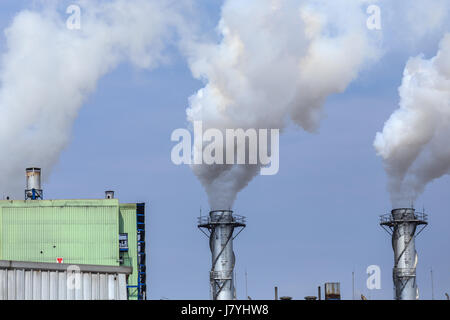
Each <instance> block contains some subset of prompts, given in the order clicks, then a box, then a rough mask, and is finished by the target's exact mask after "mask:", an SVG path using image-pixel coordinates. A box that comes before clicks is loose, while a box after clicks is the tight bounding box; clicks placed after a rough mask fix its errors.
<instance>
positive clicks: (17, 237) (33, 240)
mask: <svg viewBox="0 0 450 320" xmlns="http://www.w3.org/2000/svg"><path fill="white" fill-rule="evenodd" d="M30 190H34V189H30ZM37 191H41V193H40V196H39V198H41V197H42V190H37ZM33 194H34V193H33ZM107 194H108V193H107ZM26 197H27V196H26ZM107 197H109V198H106V199H90V200H39V198H35V199H36V200H2V201H0V260H13V261H28V262H47V263H65V264H90V265H103V266H131V267H132V268H133V271H132V274H131V275H130V276H129V277H128V283H127V284H128V298H129V299H145V297H146V277H145V272H146V266H145V204H143V203H137V204H136V203H133V204H121V203H119V201H118V199H114V198H113V196H112V197H111V193H109V195H107ZM30 198H31V197H30Z"/></svg>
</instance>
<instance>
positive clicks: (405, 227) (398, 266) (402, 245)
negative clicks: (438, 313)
mask: <svg viewBox="0 0 450 320" xmlns="http://www.w3.org/2000/svg"><path fill="white" fill-rule="evenodd" d="M427 224H428V222H427V215H426V214H424V213H419V212H416V211H415V209H412V208H401V209H394V210H392V212H391V214H386V215H382V216H381V221H380V225H381V226H382V227H383V228H384V229H385V230H386V231H387V232H388V233H389V234H390V235H391V236H392V248H393V249H394V269H393V274H392V275H393V281H394V290H395V293H394V297H395V299H396V300H417V299H419V290H418V288H417V283H416V266H417V252H416V245H415V238H416V236H417V235H418V234H419V233H420V232H421V231H422V230H423V229H424V228H425V227H426V225H427ZM418 226H422V228H421V229H420V230H419V231H418V232H417V234H416V230H417V227H418Z"/></svg>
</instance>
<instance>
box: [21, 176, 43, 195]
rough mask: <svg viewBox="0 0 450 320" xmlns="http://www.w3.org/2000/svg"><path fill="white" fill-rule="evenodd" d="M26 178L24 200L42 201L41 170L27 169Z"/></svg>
mask: <svg viewBox="0 0 450 320" xmlns="http://www.w3.org/2000/svg"><path fill="white" fill-rule="evenodd" d="M26 177H27V187H26V189H25V200H37V199H40V200H42V199H43V192H42V188H41V168H27V169H26Z"/></svg>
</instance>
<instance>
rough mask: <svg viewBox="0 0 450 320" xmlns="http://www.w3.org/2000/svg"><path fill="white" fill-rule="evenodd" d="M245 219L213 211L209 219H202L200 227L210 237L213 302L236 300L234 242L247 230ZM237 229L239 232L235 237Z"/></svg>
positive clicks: (220, 211)
mask: <svg viewBox="0 0 450 320" xmlns="http://www.w3.org/2000/svg"><path fill="white" fill-rule="evenodd" d="M245 226H246V225H245V218H244V217H242V216H238V215H233V211H231V210H216V211H211V212H210V213H209V216H208V217H200V218H199V221H198V227H199V228H200V230H202V231H203V229H205V230H207V232H204V231H203V232H204V233H205V234H206V235H207V236H208V237H209V246H210V249H211V254H212V267H211V272H210V283H211V293H212V298H213V300H234V299H236V292H235V288H234V264H235V255H234V251H233V240H234V238H236V237H237V235H238V234H239V233H240V232H241V231H242V230H243V229H244V228H245ZM236 228H240V230H239V232H238V233H237V234H236V235H234V231H235V229H236Z"/></svg>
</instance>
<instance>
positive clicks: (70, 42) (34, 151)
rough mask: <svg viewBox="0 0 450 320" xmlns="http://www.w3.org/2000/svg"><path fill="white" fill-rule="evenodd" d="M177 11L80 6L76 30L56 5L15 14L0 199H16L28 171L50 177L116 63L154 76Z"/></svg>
mask: <svg viewBox="0 0 450 320" xmlns="http://www.w3.org/2000/svg"><path fill="white" fill-rule="evenodd" d="M178 3H180V2H179V1H178V2H177V3H175V2H173V1H162V0H154V1H153V0H114V1H80V2H78V4H80V6H81V10H82V12H81V29H80V30H69V29H68V28H67V27H66V19H67V18H68V15H65V14H64V12H63V13H62V14H61V12H59V13H58V12H57V10H56V8H55V7H56V6H55V5H54V3H52V4H51V5H45V4H44V5H43V7H42V8H41V9H36V10H34V11H31V10H25V11H21V12H19V13H18V14H17V15H16V16H15V18H14V20H13V22H12V24H11V25H10V26H9V27H8V28H7V30H6V31H5V36H6V47H7V49H6V52H5V53H4V54H3V55H2V57H1V69H0V150H1V153H2V154H1V157H0V176H1V178H0V192H2V193H3V194H6V193H7V194H9V195H18V194H20V193H19V190H22V189H23V181H24V180H20V179H18V177H21V176H24V168H25V167H27V166H41V167H42V168H43V172H44V173H45V174H49V172H50V170H51V168H52V166H53V165H54V164H55V163H56V161H57V159H58V157H59V155H60V153H61V151H62V150H63V149H64V147H65V146H67V144H68V142H69V140H70V132H71V128H72V124H73V122H74V120H75V119H76V117H77V113H78V111H79V109H80V107H81V106H82V104H83V102H84V101H85V100H86V98H87V97H88V95H89V93H91V92H93V91H94V90H95V87H96V84H97V82H98V80H99V79H100V78H101V77H102V76H103V75H105V74H106V73H108V72H109V71H111V70H113V69H114V68H115V67H116V66H117V65H118V64H119V63H121V62H124V61H130V62H131V63H133V64H134V65H136V66H137V67H140V68H153V67H155V66H157V65H158V64H160V63H164V62H165V61H166V58H165V55H164V49H165V47H166V45H167V44H168V43H170V41H171V40H173V33H174V32H173V29H174V28H177V27H178V26H179V25H181V18H180V16H179V14H178V9H177V8H178Z"/></svg>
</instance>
